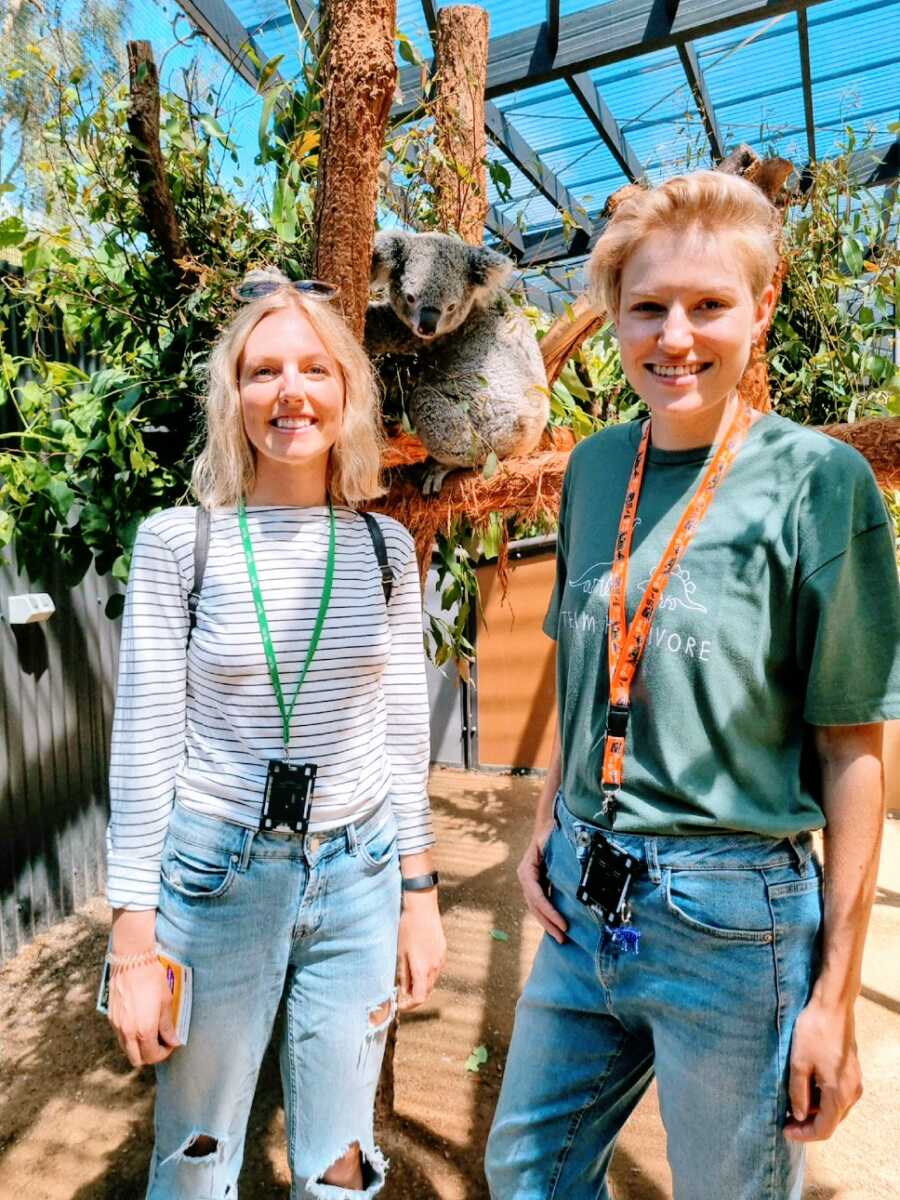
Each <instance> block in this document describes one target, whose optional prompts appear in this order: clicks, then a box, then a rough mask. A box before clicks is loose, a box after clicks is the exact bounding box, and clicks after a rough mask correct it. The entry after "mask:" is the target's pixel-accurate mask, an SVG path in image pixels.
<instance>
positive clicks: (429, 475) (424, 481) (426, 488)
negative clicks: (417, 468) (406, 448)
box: [419, 461, 460, 496]
mask: <svg viewBox="0 0 900 1200" xmlns="http://www.w3.org/2000/svg"><path fill="white" fill-rule="evenodd" d="M458 470H460V468H459V467H448V466H445V465H444V463H439V462H433V461H430V462H427V463H426V464H425V470H424V471H423V472H422V475H421V478H420V479H419V488H420V490H421V492H422V495H423V496H439V495H440V494H441V488H442V487H443V486H444V482H445V480H446V478H447V476H448V475H452V474H453V472H454V471H458Z"/></svg>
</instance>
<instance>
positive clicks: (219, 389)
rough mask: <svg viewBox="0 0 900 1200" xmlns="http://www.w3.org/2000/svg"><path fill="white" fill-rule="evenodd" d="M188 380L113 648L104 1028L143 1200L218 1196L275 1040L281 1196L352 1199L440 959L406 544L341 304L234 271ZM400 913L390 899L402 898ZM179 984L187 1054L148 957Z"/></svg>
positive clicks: (376, 1163)
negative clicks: (226, 306) (138, 1122)
mask: <svg viewBox="0 0 900 1200" xmlns="http://www.w3.org/2000/svg"><path fill="white" fill-rule="evenodd" d="M237 292H238V296H239V299H240V300H242V301H243V302H244V306H243V307H242V308H241V309H240V310H239V312H238V313H237V315H236V316H235V318H234V319H233V320H232V322H231V323H230V324H229V326H228V327H227V328H226V329H225V330H224V332H223V333H222V335H221V337H220V339H219V341H218V343H217V345H216V346H215V348H214V350H213V353H212V357H211V362H210V381H209V394H208V403H207V440H206V445H205V447H204V449H203V451H202V453H201V454H200V456H199V458H198V460H197V463H196V466H195V469H194V491H195V494H196V496H197V499H198V501H199V503H200V507H199V508H197V509H194V508H190V507H182V508H174V509H168V510H166V511H164V512H159V513H156V514H155V515H154V516H152V517H150V518H149V519H148V520H146V521H145V522H144V523H143V524H142V526H141V528H140V530H139V532H138V536H137V540H136V542H135V547H134V554H133V558H132V567H131V575H130V578H129V584H128V595H127V599H126V606H125V617H124V625H123V631H122V645H121V660H120V668H119V683H118V693H117V699H116V711H115V721H114V726H113V745H112V769H111V777H110V790H111V800H112V814H111V819H110V824H109V834H108V847H109V853H108V861H109V870H108V874H109V885H108V895H109V902H110V904H111V905H112V906H113V909H114V915H113V928H112V936H111V942H110V953H109V955H108V963H109V970H110V975H111V980H110V1000H109V1016H110V1021H111V1022H112V1025H113V1027H114V1029H115V1031H116V1034H117V1036H118V1039H119V1042H120V1044H121V1045H122V1048H123V1049H124V1051H125V1052H126V1054H127V1055H128V1058H129V1060H130V1062H131V1063H132V1065H133V1066H136V1067H137V1066H141V1065H143V1064H147V1063H155V1064H156V1069H157V1081H158V1089H157V1098H156V1119H155V1129H156V1142H155V1147H154V1151H153V1158H152V1162H151V1167H150V1180H149V1184H148V1191H147V1197H148V1200H172V1198H173V1197H175V1196H184V1197H193V1196H201V1195H202V1196H207V1197H210V1198H213V1200H224V1198H226V1197H229V1198H231V1197H236V1196H237V1187H238V1174H239V1172H240V1167H241V1161H242V1156H243V1150H244V1139H245V1135H246V1126H247V1118H248V1116H249V1112H250V1105H251V1102H252V1099H253V1093H254V1090H255V1086H256V1079H257V1075H258V1071H259V1066H260V1062H261V1059H262V1055H263V1052H264V1051H265V1048H266V1046H267V1044H268V1041H269V1038H270V1035H271V1033H272V1028H273V1023H274V1020H275V1015H276V1011H277V1010H278V1008H279V1005H280V1003H281V1001H282V999H283V1000H284V1009H285V1016H284V1023H283V1033H282V1038H281V1047H280V1061H281V1073H282V1082H283V1089H284V1099H285V1115H286V1124H287V1136H288V1156H289V1161H290V1168H291V1179H292V1183H291V1195H292V1197H297V1198H298V1200H299V1197H301V1196H318V1197H323V1198H324V1197H335V1198H337V1197H356V1196H373V1195H375V1194H376V1192H377V1191H378V1190H379V1189H380V1187H381V1185H382V1182H383V1179H384V1171H385V1161H384V1158H383V1156H382V1155H381V1153H380V1151H379V1150H378V1148H377V1146H376V1145H375V1141H374V1136H373V1117H372V1110H373V1104H374V1094H375V1087H376V1084H377V1081H378V1075H379V1071H380V1067H381V1060H382V1055H383V1052H384V1045H385V1039H386V1036H387V1030H388V1027H389V1025H390V1023H391V1021H392V1020H393V1017H394V1013H395V1007H396V990H395V987H394V983H395V972H397V971H398V970H399V979H400V1005H401V1007H412V1006H415V1005H417V1004H421V1003H422V1002H423V1001H424V1000H425V999H426V997H427V996H428V994H429V993H430V991H431V989H432V987H433V985H434V982H435V979H436V977H437V974H438V972H439V970H440V967H441V965H442V962H443V957H444V938H443V933H442V931H441V923H440V915H439V912H438V905H437V887H436V885H437V874H436V873H435V871H434V867H433V862H432V852H431V846H432V843H433V840H434V839H433V835H432V831H431V819H430V811H429V804H428V796H427V792H426V784H427V774H428V759H429V739H428V699H427V692H426V685H425V671H424V659H423V645H422V624H421V622H422V614H421V597H420V590H419V578H418V570H417V566H416V559H415V554H414V552H413V543H412V539H411V538H410V536H409V534H408V533H407V532H406V530H405V529H403V527H402V526H400V525H398V524H397V523H396V522H395V521H392V520H390V519H389V518H387V517H378V518H377V519H376V518H372V517H366V518H364V517H363V516H362V515H361V514H359V513H358V512H357V511H356V509H355V506H356V505H358V504H360V503H361V502H364V501H366V500H369V499H371V498H373V497H375V496H377V495H379V494H380V487H379V449H380V445H379V430H378V419H377V406H376V403H377V402H376V394H375V387H374V382H373V377H372V373H371V369H370V366H369V363H368V360H367V359H366V356H365V354H364V353H363V351H362V349H361V348H360V346H359V345H358V344H357V342H356V341H355V340H354V339H353V337H352V336H351V334H350V332H349V330H348V329H347V327H346V326H345V324H344V322H343V320H342V319H341V317H340V316H339V315H338V314H337V313H336V312H334V311H333V309H332V308H331V307H330V306H329V304H328V301H329V300H330V299H331V298H332V297H333V296H334V295H335V292H336V289H335V288H333V287H330V286H329V285H326V284H320V283H318V282H315V281H304V282H299V283H291V282H289V281H288V280H287V279H286V278H285V277H284V276H282V275H280V274H279V273H275V272H271V271H269V272H254V273H252V274H251V275H250V276H248V277H247V278H246V280H245V281H244V283H243V284H242V285H241V287H240V288H239V289H237ZM401 894H402V904H401ZM160 952H163V953H167V954H169V955H171V956H173V957H174V958H175V959H177V960H179V961H181V962H183V963H185V964H187V965H188V966H190V968H191V971H192V977H193V1010H192V1014H191V1020H190V1028H189V1032H188V1036H187V1041H186V1044H185V1045H183V1046H179V1045H178V1042H177V1038H176V1036H175V1032H174V1030H173V1027H172V1020H171V1011H170V1004H169V992H168V989H167V984H166V978H165V973H164V971H163V968H162V966H161V964H160V961H159V958H158V954H159V953H160Z"/></svg>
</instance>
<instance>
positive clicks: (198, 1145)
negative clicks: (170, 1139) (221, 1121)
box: [184, 1133, 219, 1158]
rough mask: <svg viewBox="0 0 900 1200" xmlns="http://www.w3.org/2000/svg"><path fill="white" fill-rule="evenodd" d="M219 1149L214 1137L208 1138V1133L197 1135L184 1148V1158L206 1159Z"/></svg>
mask: <svg viewBox="0 0 900 1200" xmlns="http://www.w3.org/2000/svg"><path fill="white" fill-rule="evenodd" d="M218 1148H219V1143H218V1142H217V1141H216V1139H215V1138H214V1137H210V1136H209V1134H208V1133H198V1134H197V1136H196V1137H195V1138H193V1139H192V1140H191V1142H190V1144H189V1145H188V1146H185V1148H184V1157H185V1158H206V1157H207V1156H208V1155H210V1154H215V1152H216V1150H218Z"/></svg>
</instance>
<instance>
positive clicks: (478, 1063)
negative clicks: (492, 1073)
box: [466, 1046, 488, 1075]
mask: <svg viewBox="0 0 900 1200" xmlns="http://www.w3.org/2000/svg"><path fill="white" fill-rule="evenodd" d="M487 1060H488V1049H487V1046H476V1047H475V1049H474V1050H473V1051H472V1053H471V1054H470V1055H469V1057H468V1058H467V1059H466V1070H467V1071H472V1072H473V1073H474V1074H476V1075H477V1074H478V1072H479V1071H480V1070H481V1068H482V1067H483V1066H484V1064H485V1063H486V1062H487Z"/></svg>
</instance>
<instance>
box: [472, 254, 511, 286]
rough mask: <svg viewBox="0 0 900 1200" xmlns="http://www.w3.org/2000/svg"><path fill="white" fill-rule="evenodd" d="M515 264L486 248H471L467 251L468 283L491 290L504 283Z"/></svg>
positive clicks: (502, 255) (504, 256)
mask: <svg viewBox="0 0 900 1200" xmlns="http://www.w3.org/2000/svg"><path fill="white" fill-rule="evenodd" d="M514 266H515V263H514V262H513V261H512V259H511V258H507V257H506V255H505V254H498V253H497V251H496V250H489V249H488V248H487V246H472V247H471V248H470V250H469V281H470V283H471V284H472V285H473V287H479V288H487V289H489V290H493V289H494V288H498V287H500V286H501V284H504V283H506V281H507V279H509V277H510V275H511V274H512V269H513V267H514Z"/></svg>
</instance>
